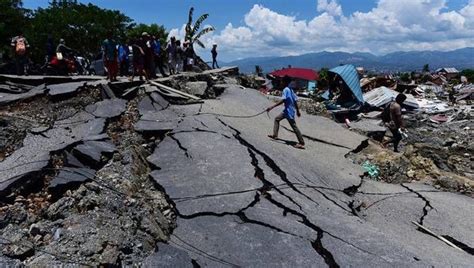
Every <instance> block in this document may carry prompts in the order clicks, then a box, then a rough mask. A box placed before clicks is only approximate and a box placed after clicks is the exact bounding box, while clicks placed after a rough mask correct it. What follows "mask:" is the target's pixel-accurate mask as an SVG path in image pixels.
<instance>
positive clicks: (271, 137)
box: [268, 135, 278, 140]
mask: <svg viewBox="0 0 474 268" xmlns="http://www.w3.org/2000/svg"><path fill="white" fill-rule="evenodd" d="M268 137H269V138H270V139H272V140H278V137H275V136H274V135H268Z"/></svg>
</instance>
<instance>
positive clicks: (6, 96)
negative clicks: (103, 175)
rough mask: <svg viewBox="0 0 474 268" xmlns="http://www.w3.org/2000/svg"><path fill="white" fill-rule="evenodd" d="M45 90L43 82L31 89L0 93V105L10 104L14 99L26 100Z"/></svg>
mask: <svg viewBox="0 0 474 268" xmlns="http://www.w3.org/2000/svg"><path fill="white" fill-rule="evenodd" d="M45 91H46V86H45V84H42V85H39V86H36V87H34V88H33V89H31V90H29V91H27V92H25V93H20V94H12V93H0V105H6V104H10V103H12V102H15V101H22V100H27V99H30V98H33V97H36V96H39V95H43V94H44V93H45Z"/></svg>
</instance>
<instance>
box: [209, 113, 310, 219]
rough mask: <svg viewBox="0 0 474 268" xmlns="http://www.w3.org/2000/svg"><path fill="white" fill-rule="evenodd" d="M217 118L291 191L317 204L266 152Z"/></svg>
mask: <svg viewBox="0 0 474 268" xmlns="http://www.w3.org/2000/svg"><path fill="white" fill-rule="evenodd" d="M217 120H219V122H221V124H223V125H224V126H226V127H228V128H229V129H231V130H233V131H234V132H235V134H234V135H233V136H234V138H235V139H236V140H237V141H238V142H239V143H240V144H241V145H243V146H245V147H246V148H248V149H250V150H252V151H253V152H255V153H256V154H258V155H259V156H260V157H262V158H263V160H264V162H265V164H266V165H267V166H268V167H269V168H270V169H271V170H272V171H273V173H274V174H275V175H277V176H278V177H279V178H280V179H281V180H282V181H283V182H284V183H285V184H286V185H288V186H289V187H290V188H291V189H292V190H293V191H295V192H296V193H298V194H300V195H301V196H303V197H305V198H306V199H308V200H309V201H311V202H313V203H315V204H317V205H319V204H318V202H316V201H315V200H314V199H312V198H311V197H309V196H308V195H306V194H305V193H303V192H302V191H300V190H299V189H298V188H297V187H296V186H295V185H294V184H293V183H292V182H291V181H290V180H289V179H288V176H287V174H286V172H285V171H283V170H282V169H281V168H280V167H279V166H278V165H277V163H276V162H275V161H274V160H273V159H272V158H271V157H270V156H269V155H268V154H266V153H264V152H262V151H260V150H258V149H257V148H256V147H255V146H254V145H253V144H251V143H249V142H248V141H247V140H245V139H244V138H243V137H242V135H241V132H240V131H239V130H237V129H236V128H234V127H232V126H230V125H229V124H226V123H225V122H224V121H222V120H221V119H219V118H218V119H217ZM280 194H282V195H283V196H285V197H287V198H288V199H289V200H290V201H291V202H292V203H293V204H295V205H296V206H298V207H299V208H300V210H302V208H301V205H300V204H298V203H297V202H295V201H294V200H293V199H292V198H291V197H289V196H287V195H285V194H283V193H280Z"/></svg>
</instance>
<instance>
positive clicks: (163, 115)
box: [134, 109, 180, 132]
mask: <svg viewBox="0 0 474 268" xmlns="http://www.w3.org/2000/svg"><path fill="white" fill-rule="evenodd" d="M141 112H144V113H143V115H142V116H141V117H140V120H138V122H137V123H135V126H134V127H135V130H136V131H138V132H167V131H170V130H172V129H174V128H175V127H176V126H177V125H178V122H179V120H180V115H178V114H177V113H176V112H174V111H173V110H171V109H166V110H160V111H145V110H142V111H141Z"/></svg>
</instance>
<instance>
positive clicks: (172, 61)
mask: <svg viewBox="0 0 474 268" xmlns="http://www.w3.org/2000/svg"><path fill="white" fill-rule="evenodd" d="M166 52H167V53H168V70H169V73H170V75H172V74H176V38H175V37H174V36H172V37H171V38H170V41H169V42H168V45H167V46H166Z"/></svg>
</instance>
